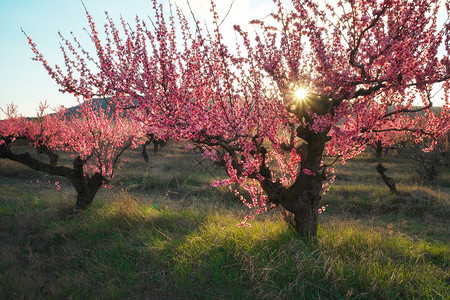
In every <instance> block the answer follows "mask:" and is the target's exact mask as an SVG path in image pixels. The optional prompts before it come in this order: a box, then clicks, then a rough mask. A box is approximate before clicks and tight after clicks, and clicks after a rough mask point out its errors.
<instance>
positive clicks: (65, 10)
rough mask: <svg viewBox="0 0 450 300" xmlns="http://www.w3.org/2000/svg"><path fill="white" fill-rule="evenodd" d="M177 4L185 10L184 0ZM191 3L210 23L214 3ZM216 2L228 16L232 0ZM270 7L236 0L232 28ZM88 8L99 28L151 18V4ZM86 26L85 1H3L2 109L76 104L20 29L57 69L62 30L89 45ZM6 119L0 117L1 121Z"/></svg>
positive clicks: (100, 0) (107, 3)
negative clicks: (108, 18)
mask: <svg viewBox="0 0 450 300" xmlns="http://www.w3.org/2000/svg"><path fill="white" fill-rule="evenodd" d="M161 2H167V1H166V0H163V1H161ZM173 2H174V1H173V0H172V3H173ZM175 2H179V5H180V6H181V7H182V8H184V9H186V4H185V0H175ZM190 2H191V6H192V7H193V9H194V11H196V14H197V15H198V16H199V18H200V19H202V18H204V19H205V18H207V15H208V14H209V12H208V11H209V0H190ZM217 2H218V8H219V12H220V11H222V12H223V14H225V12H226V11H227V10H228V7H229V5H230V4H231V2H232V1H231V0H219V1H217ZM270 2H271V1H270V0H235V3H234V5H233V8H232V11H231V13H230V17H228V18H227V23H228V24H227V26H231V25H232V24H233V23H241V24H242V23H243V21H244V20H247V21H245V22H246V23H247V22H248V20H250V19H252V18H256V17H259V18H260V17H263V16H264V15H262V14H267V12H266V11H267V10H266V9H267V8H265V6H267V5H268V4H270ZM84 3H85V5H86V7H87V8H88V10H89V11H90V13H91V14H92V16H93V17H94V21H95V22H96V23H97V25H98V26H99V27H100V26H101V25H103V24H104V22H105V15H104V12H105V10H106V11H108V12H109V13H110V15H111V16H112V17H113V18H114V19H115V20H116V21H117V23H118V19H119V17H120V15H122V16H123V17H124V19H125V20H127V21H128V22H130V24H133V21H134V18H135V16H136V15H138V16H140V17H146V16H147V15H151V14H152V4H151V2H150V1H149V0H128V1H123V0H84ZM238 3H239V5H238ZM250 11H251V13H249V12H250ZM224 25H225V24H224ZM83 27H87V21H86V17H85V13H84V8H83V5H82V3H81V1H80V0H34V1H32V0H0V107H2V108H5V106H6V105H7V104H9V103H11V102H14V103H15V104H16V105H18V107H19V111H20V112H21V113H22V114H23V115H25V116H34V115H35V114H36V110H37V108H38V105H39V102H41V101H45V100H47V102H48V103H49V105H50V106H51V107H57V106H59V105H64V106H66V107H70V106H72V105H75V104H76V100H75V98H74V97H73V96H71V95H68V94H62V93H60V92H59V91H58V86H57V84H56V83H54V82H53V81H52V79H51V78H50V76H48V74H47V73H46V71H45V70H44V68H43V67H42V65H41V64H40V63H38V62H35V61H32V60H31V58H32V56H33V53H32V51H31V49H30V47H29V45H28V41H27V39H26V37H25V35H24V34H23V33H22V32H21V29H20V28H23V29H24V31H25V32H26V33H27V34H28V35H29V36H30V37H31V38H32V39H33V40H34V42H35V43H37V45H38V48H39V50H40V51H41V52H42V53H43V54H44V56H45V58H46V59H47V60H48V61H49V63H50V64H51V65H54V64H56V63H57V64H61V63H62V56H61V53H60V49H59V42H60V40H59V37H58V31H60V32H61V33H62V34H63V35H64V36H67V37H69V36H70V32H71V31H73V33H74V34H75V35H76V36H77V37H78V38H80V40H81V41H84V43H83V44H84V45H89V44H90V43H89V41H88V37H87V34H86V32H84V31H83ZM100 29H101V28H100ZM100 29H99V30H100ZM4 117H5V115H4V114H3V113H2V112H0V119H2V118H4Z"/></svg>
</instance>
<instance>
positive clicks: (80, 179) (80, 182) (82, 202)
mask: <svg viewBox="0 0 450 300" xmlns="http://www.w3.org/2000/svg"><path fill="white" fill-rule="evenodd" d="M83 166H84V163H83V161H82V160H81V159H80V158H79V157H77V158H76V159H75V160H74V162H73V168H74V172H73V176H72V177H71V178H70V179H71V182H72V184H73V186H74V187H75V189H76V191H77V202H76V204H75V209H80V210H84V209H86V208H87V207H88V206H89V205H90V204H91V203H92V200H93V199H94V197H95V195H96V194H97V192H98V190H99V188H100V187H101V186H102V185H103V183H105V182H106V179H105V178H104V177H103V176H102V175H100V174H99V173H95V174H94V175H92V176H86V175H85V174H84V172H83Z"/></svg>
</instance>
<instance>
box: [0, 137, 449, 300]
mask: <svg viewBox="0 0 450 300" xmlns="http://www.w3.org/2000/svg"><path fill="white" fill-rule="evenodd" d="M152 158H153V160H152ZM150 159H151V162H150V164H149V165H146V164H144V162H143V160H142V159H141V158H140V157H139V156H138V153H137V152H134V153H130V161H129V162H128V163H126V164H125V165H124V167H123V169H122V170H121V172H120V173H119V174H118V176H117V178H116V179H115V181H114V184H115V186H116V187H115V188H114V189H112V190H106V189H103V190H101V191H100V193H99V194H98V196H97V197H96V199H95V200H94V203H93V205H92V207H91V208H89V209H88V210H87V211H85V212H78V213H75V214H74V213H72V208H73V205H74V202H75V199H74V191H73V190H72V188H71V187H70V185H68V184H67V183H64V184H63V185H62V189H61V191H60V192H56V191H55V190H54V189H52V188H51V187H50V186H51V185H46V184H36V183H35V180H36V179H40V180H41V181H44V182H46V180H47V178H48V177H45V176H44V175H42V174H39V173H31V174H30V173H28V172H27V170H26V169H21V167H20V166H19V165H15V164H12V163H10V162H6V161H3V160H0V170H1V173H0V191H1V192H0V298H1V299H10V298H45V299H47V298H56V299H60V298H72V299H85V298H99V299H123V298H151V299H448V298H450V291H449V282H450V271H449V270H450V246H449V236H450V234H449V232H450V230H449V221H448V220H449V219H450V218H449V217H450V197H449V195H450V192H449V189H448V188H446V187H445V184H442V183H445V182H446V180H447V179H446V178H448V172H444V173H443V174H442V175H441V177H440V181H439V182H440V183H441V184H438V185H435V186H429V187H426V186H421V185H417V184H415V183H414V177H413V176H414V175H413V174H411V173H410V172H408V171H407V170H405V169H407V168H406V162H404V161H402V160H401V159H400V158H396V157H394V161H393V162H391V163H390V164H392V167H391V169H392V170H393V169H395V166H397V163H398V166H399V167H398V168H397V169H396V172H395V175H394V174H389V175H390V176H392V177H395V176H397V178H400V179H401V181H400V182H399V187H398V189H399V194H398V195H391V194H390V193H389V191H388V188H387V187H385V186H384V185H382V182H381V179H379V178H378V177H377V173H376V171H375V165H376V164H375V163H374V161H373V160H372V158H371V156H370V155H368V154H363V155H361V156H360V157H357V158H356V159H355V160H354V161H350V162H349V163H348V164H346V165H345V166H340V167H339V168H338V170H337V174H342V175H341V178H339V176H338V178H337V180H336V182H335V184H334V185H333V186H332V188H331V190H330V191H329V193H328V194H327V195H326V196H325V197H324V200H323V201H324V204H328V205H329V206H328V208H327V211H326V213H324V214H321V215H319V217H320V220H319V223H320V225H319V231H318V237H317V239H315V240H303V239H301V238H300V237H298V236H297V235H296V234H295V233H294V232H293V231H292V230H291V229H290V228H288V226H287V225H286V224H285V223H284V222H283V221H282V219H281V217H280V215H279V214H278V213H277V212H270V213H267V214H263V215H260V216H257V217H256V218H255V220H252V222H251V224H252V226H251V227H247V228H238V227H237V226H236V224H237V223H239V222H241V221H242V219H243V216H244V215H245V214H246V211H245V209H244V208H243V206H242V205H241V204H240V203H239V201H237V200H236V199H234V196H232V195H230V193H229V192H228V191H227V189H215V188H212V187H211V186H210V185H209V184H210V182H211V178H214V177H213V176H215V177H217V176H218V175H221V171H220V169H216V168H214V167H212V166H208V172H209V173H212V174H208V172H206V171H205V170H204V169H203V168H202V167H200V166H199V165H198V163H197V160H196V159H197V156H195V155H194V154H192V153H188V152H184V151H182V150H180V146H179V145H171V146H170V145H169V146H168V147H167V148H165V149H163V150H162V151H161V152H160V153H157V154H153V153H152V155H151V157H150ZM3 170H6V172H5V173H4V172H3ZM11 174H14V175H13V176H11ZM30 180H32V181H33V182H34V183H30ZM52 180H56V179H55V178H52ZM58 180H59V179H58ZM66 193H67V194H66Z"/></svg>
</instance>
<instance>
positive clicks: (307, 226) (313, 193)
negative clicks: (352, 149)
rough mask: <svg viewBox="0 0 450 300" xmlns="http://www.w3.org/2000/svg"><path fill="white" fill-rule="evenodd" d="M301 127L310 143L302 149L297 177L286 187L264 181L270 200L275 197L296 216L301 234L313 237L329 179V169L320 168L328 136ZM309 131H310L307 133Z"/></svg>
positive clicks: (263, 185) (296, 224)
mask: <svg viewBox="0 0 450 300" xmlns="http://www.w3.org/2000/svg"><path fill="white" fill-rule="evenodd" d="M299 128H300V129H298V131H302V132H299V133H298V134H299V135H300V134H301V135H302V136H303V137H304V139H305V141H307V143H305V144H304V147H303V148H302V160H301V167H300V172H299V175H298V176H297V179H296V180H295V182H294V183H293V184H292V185H291V186H290V187H289V188H287V189H284V188H282V187H281V186H280V185H281V184H280V183H278V182H275V183H273V184H271V183H270V182H264V184H262V187H263V189H264V190H265V191H266V193H267V194H268V196H269V199H271V198H272V199H275V200H274V201H272V202H274V203H278V204H280V205H281V206H282V207H284V208H285V209H286V210H288V211H289V212H290V213H292V214H293V215H294V224H293V225H294V228H295V230H296V231H297V232H298V233H300V235H301V236H303V237H307V238H311V237H315V236H317V224H318V221H317V219H318V208H319V202H320V200H321V195H320V192H321V191H322V181H323V180H325V179H326V174H325V171H324V170H323V169H320V166H321V164H322V156H323V152H324V150H325V143H326V141H327V135H326V132H322V133H314V132H311V131H309V130H308V129H306V128H303V127H299ZM305 130H308V131H309V132H304V131H305ZM305 133H306V134H305ZM305 169H306V170H305ZM280 190H282V192H281V193H280ZM280 194H281V196H280ZM269 201H270V200H269Z"/></svg>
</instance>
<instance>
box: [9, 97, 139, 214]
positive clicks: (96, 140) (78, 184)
mask: <svg viewBox="0 0 450 300" xmlns="http://www.w3.org/2000/svg"><path fill="white" fill-rule="evenodd" d="M46 108H47V106H46V105H45V104H41V106H40V110H39V113H38V117H37V118H34V119H27V118H24V117H22V116H20V114H19V113H18V111H17V107H15V106H14V105H10V106H8V108H7V109H6V111H5V112H6V115H7V118H6V119H5V120H2V121H0V158H8V159H11V160H13V161H17V162H19V163H21V164H24V165H26V166H28V167H30V168H32V169H34V170H38V171H42V172H45V173H47V174H51V175H57V176H62V177H66V178H67V179H69V180H70V182H71V183H72V185H73V186H74V187H75V190H76V192H77V200H76V204H75V208H76V209H85V208H87V207H88V206H89V205H90V204H91V202H92V200H93V199H94V197H95V195H96V193H97V191H98V190H99V188H100V187H101V186H105V185H106V184H107V183H108V181H109V180H110V179H111V178H112V177H113V176H114V172H115V170H116V169H117V168H118V167H119V166H120V164H121V162H122V161H121V155H122V153H123V152H124V151H125V150H126V149H127V148H130V147H136V146H137V145H138V143H139V138H140V137H141V136H142V134H143V130H142V124H141V123H136V122H134V121H132V120H128V119H127V118H124V117H123V116H122V115H121V113H111V112H107V111H104V110H103V109H102V108H100V107H97V106H96V105H92V103H91V101H90V100H86V101H85V102H83V103H82V104H81V105H80V108H79V109H78V110H77V111H76V112H75V113H73V114H71V115H70V114H69V115H68V114H67V110H65V109H63V108H62V109H60V110H58V111H57V112H56V113H54V114H45V110H46ZM17 140H28V141H29V142H30V146H32V147H33V148H36V150H37V151H38V152H40V153H43V154H46V156H47V157H48V159H47V160H46V159H44V158H42V157H41V156H37V157H36V156H32V155H31V154H30V153H29V152H25V153H20V152H17V150H15V148H14V145H13V144H14V142H15V141H17ZM56 151H63V152H67V153H70V154H71V157H72V166H71V167H70V166H65V165H58V160H59V155H58V154H57V152H56Z"/></svg>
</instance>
